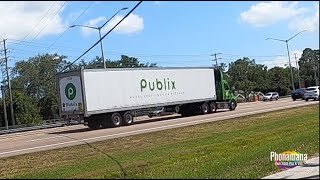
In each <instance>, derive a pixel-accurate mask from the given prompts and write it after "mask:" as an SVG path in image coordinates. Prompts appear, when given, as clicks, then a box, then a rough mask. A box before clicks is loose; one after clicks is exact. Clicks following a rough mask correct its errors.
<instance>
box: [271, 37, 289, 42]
mask: <svg viewBox="0 0 320 180" xmlns="http://www.w3.org/2000/svg"><path fill="white" fill-rule="evenodd" d="M268 39H272V40H277V41H282V42H286V40H283V39H276V38H267V39H266V40H268Z"/></svg>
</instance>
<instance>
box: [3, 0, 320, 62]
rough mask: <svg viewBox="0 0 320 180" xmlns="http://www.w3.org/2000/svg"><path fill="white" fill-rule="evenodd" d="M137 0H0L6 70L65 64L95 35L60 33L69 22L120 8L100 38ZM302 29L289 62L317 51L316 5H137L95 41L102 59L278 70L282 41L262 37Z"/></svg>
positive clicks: (96, 22) (92, 21) (92, 20)
mask: <svg viewBox="0 0 320 180" xmlns="http://www.w3.org/2000/svg"><path fill="white" fill-rule="evenodd" d="M137 3H138V1H119V2H116V1H110V2H109V1H83V2H79V1H68V2H63V1H57V2H55V1H51V2H50V1H47V2H23V1H20V2H0V18H1V19H2V20H1V21H0V38H1V39H4V38H6V39H8V41H7V48H9V50H10V52H9V53H8V55H9V60H10V63H9V65H10V66H13V63H15V62H17V61H20V60H23V59H24V60H26V59H28V58H29V57H32V56H35V55H37V54H43V53H55V52H57V53H58V54H63V55H66V56H68V60H69V61H73V60H75V59H76V58H77V57H79V56H80V55H81V54H82V53H83V52H84V51H85V50H87V49H88V48H89V47H91V46H92V45H93V44H94V43H95V42H97V40H98V38H99V36H98V31H97V30H92V29H87V28H81V27H74V28H68V27H69V26H70V25H72V24H81V25H90V26H100V25H102V24H103V23H104V22H106V20H107V19H109V18H110V17H111V16H112V15H113V14H114V13H116V12H117V11H118V10H119V9H121V8H123V7H128V8H129V9H128V10H124V11H121V12H120V13H119V14H118V16H116V17H115V18H114V19H112V20H111V21H110V23H109V24H107V25H106V26H105V28H104V29H103V30H102V35H104V34H105V33H106V32H107V31H108V29H110V27H112V25H114V24H115V23H117V22H118V21H119V20H120V19H121V17H123V16H125V15H126V13H128V12H129V11H130V9H132V8H133V7H134V6H135V5H136V4H137ZM89 5H90V6H89ZM86 8H87V9H86ZM81 13H83V14H82V15H81V16H79V15H80V14H81ZM40 20H41V21H40ZM305 29H307V30H308V31H306V32H303V33H301V34H299V35H298V36H296V37H295V38H294V39H292V40H291V41H289V49H290V54H291V58H292V60H294V55H293V54H294V53H296V54H297V56H298V57H300V55H301V53H302V51H303V50H304V48H306V47H309V48H312V49H319V3H318V2H317V1H309V2H293V1H292V2H270V1H266V2H263V1H258V2H255V1H241V2H236V1H229V2H228V1H226V2H224V1H212V2H209V1H208V2H206V1H203V2H197V1H185V2H179V1H173V2H170V1H145V2H142V3H141V5H140V6H139V7H138V8H137V9H136V10H135V11H134V12H133V13H132V15H130V16H129V17H128V18H127V19H126V20H125V21H123V23H121V24H120V25H119V27H118V28H116V29H115V31H113V32H111V34H110V35H108V36H107V37H106V38H105V39H103V47H104V55H105V58H107V59H112V60H118V59H120V56H121V54H125V55H128V56H133V57H137V58H138V59H139V61H141V62H144V63H146V62H150V63H152V62H155V63H157V64H158V65H160V66H167V67H173V66H174V67H175V66H179V67H183V66H211V65H212V64H213V63H214V62H213V61H212V60H213V57H212V56H210V55H211V54H213V53H221V54H219V55H218V56H217V57H218V58H221V59H219V60H218V62H219V63H220V62H225V63H230V62H232V61H235V60H236V59H238V58H242V57H244V56H246V57H249V58H251V59H256V62H257V63H261V64H266V65H267V66H268V67H269V68H271V67H273V66H276V65H277V66H282V67H283V66H284V64H286V62H287V61H288V57H287V51H286V45H285V43H283V42H278V41H273V40H265V39H266V38H268V37H272V38H278V39H288V38H290V37H292V36H293V35H295V34H296V33H298V32H300V31H301V30H305ZM26 35H28V36H26ZM21 40H23V42H21ZM2 45H3V44H1V46H2ZM0 50H2V48H0ZM100 54H101V51H100V45H99V44H98V45H97V46H96V47H95V48H94V49H92V50H91V51H90V52H89V53H88V54H86V55H85V56H84V57H83V58H84V59H85V61H89V60H92V59H93V58H94V57H95V56H100ZM292 63H293V62H292ZM292 65H293V66H295V63H293V64H292Z"/></svg>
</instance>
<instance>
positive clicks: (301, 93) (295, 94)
mask: <svg viewBox="0 0 320 180" xmlns="http://www.w3.org/2000/svg"><path fill="white" fill-rule="evenodd" d="M305 92H306V88H301V89H296V90H295V91H294V92H293V93H291V97H292V99H293V100H294V101H295V100H296V99H302V100H304V93H305Z"/></svg>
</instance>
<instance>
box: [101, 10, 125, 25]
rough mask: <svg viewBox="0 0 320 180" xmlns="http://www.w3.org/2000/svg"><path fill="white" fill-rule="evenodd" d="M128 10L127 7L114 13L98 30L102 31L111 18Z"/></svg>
mask: <svg viewBox="0 0 320 180" xmlns="http://www.w3.org/2000/svg"><path fill="white" fill-rule="evenodd" d="M126 9H128V8H127V7H125V8H122V9H120V10H119V11H118V12H116V13H115V14H114V15H113V16H112V17H111V18H109V19H108V21H107V22H105V23H104V24H103V25H102V26H100V27H99V29H102V28H103V27H104V26H105V25H106V24H107V23H108V22H109V21H110V20H111V19H112V18H113V17H115V16H116V15H117V14H118V13H119V12H120V11H122V10H126Z"/></svg>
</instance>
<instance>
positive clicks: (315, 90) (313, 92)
mask: <svg viewBox="0 0 320 180" xmlns="http://www.w3.org/2000/svg"><path fill="white" fill-rule="evenodd" d="M304 99H305V100H306V101H308V100H309V99H313V100H315V101H317V100H319V99H320V98H319V86H311V87H308V88H307V89H306V92H305V93H304Z"/></svg>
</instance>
